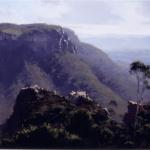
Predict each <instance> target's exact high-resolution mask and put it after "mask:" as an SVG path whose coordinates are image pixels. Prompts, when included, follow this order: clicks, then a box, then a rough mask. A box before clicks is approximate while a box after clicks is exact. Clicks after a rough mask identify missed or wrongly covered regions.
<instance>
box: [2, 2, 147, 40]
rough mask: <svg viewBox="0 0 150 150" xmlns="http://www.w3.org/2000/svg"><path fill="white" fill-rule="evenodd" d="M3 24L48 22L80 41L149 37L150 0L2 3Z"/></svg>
mask: <svg viewBox="0 0 150 150" xmlns="http://www.w3.org/2000/svg"><path fill="white" fill-rule="evenodd" d="M0 22H11V23H18V24H25V23H37V22H38V23H39V22H41V23H48V24H58V25H62V26H65V27H69V28H71V29H73V30H74V31H75V32H76V34H77V35H78V36H79V37H80V38H83V39H84V38H89V37H90V38H92V37H93V38H96V37H104V36H113V35H114V34H115V35H132V36H149V35H150V1H149V0H0Z"/></svg>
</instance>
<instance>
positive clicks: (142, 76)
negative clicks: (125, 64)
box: [130, 61, 150, 127]
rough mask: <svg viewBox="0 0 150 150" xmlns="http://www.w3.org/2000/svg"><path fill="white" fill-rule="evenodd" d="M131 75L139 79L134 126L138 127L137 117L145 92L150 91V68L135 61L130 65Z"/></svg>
mask: <svg viewBox="0 0 150 150" xmlns="http://www.w3.org/2000/svg"><path fill="white" fill-rule="evenodd" d="M130 73H131V74H133V75H135V76H136V79H137V107H136V114H135V122H134V126H135V127H136V125H137V124H138V120H137V115H138V112H139V107H140V104H141V103H142V101H143V96H144V92H145V90H146V89H150V86H149V79H150V66H148V65H145V64H144V63H143V62H140V61H135V62H133V63H131V64H130Z"/></svg>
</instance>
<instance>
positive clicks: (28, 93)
mask: <svg viewBox="0 0 150 150" xmlns="http://www.w3.org/2000/svg"><path fill="white" fill-rule="evenodd" d="M75 101H80V105H78V103H75ZM88 101H89V100H88V99H86V98H84V99H83V97H82V96H80V97H78V98H77V99H74V102H73V101H72V102H71V101H70V99H69V97H68V98H65V97H62V96H59V95H57V94H55V93H54V92H50V91H47V90H45V89H42V88H39V87H28V88H25V89H22V90H21V91H20V93H19V95H18V97H17V101H16V105H15V107H14V113H13V114H12V116H11V117H10V118H9V119H8V121H7V122H6V124H5V125H4V126H3V130H2V131H3V132H2V137H1V148H136V147H138V148H149V147H150V144H149V138H150V120H149V118H150V105H144V106H143V107H144V109H143V110H142V111H139V113H138V115H137V119H138V122H139V123H138V126H136V128H134V126H132V125H125V124H124V123H118V122H116V121H114V120H112V119H111V117H110V115H109V113H108V112H107V111H106V110H105V109H104V108H102V107H101V106H100V105H99V104H97V103H96V102H95V101H90V102H88ZM110 104H111V105H114V106H115V107H116V103H115V102H114V101H111V103H110Z"/></svg>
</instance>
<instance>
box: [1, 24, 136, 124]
mask: <svg viewBox="0 0 150 150" xmlns="http://www.w3.org/2000/svg"><path fill="white" fill-rule="evenodd" d="M0 40H1V42H0V89H1V91H2V92H1V97H2V99H1V104H2V105H1V108H2V109H1V112H2V113H0V122H4V121H5V119H6V118H7V117H8V116H9V115H10V113H11V112H12V108H13V105H14V102H15V98H16V95H17V93H18V91H19V89H20V88H22V87H24V86H27V85H33V84H38V85H39V86H41V87H43V88H47V89H49V90H56V91H57V92H58V93H60V94H63V95H65V94H67V93H69V92H71V91H72V90H85V91H87V92H88V93H89V95H90V96H91V97H92V98H94V99H95V100H96V101H97V102H99V103H101V104H102V105H104V106H108V105H109V103H110V101H115V102H116V103H117V104H119V105H120V106H119V107H118V111H119V112H120V113H119V114H122V112H124V111H125V106H126V101H124V100H125V99H128V98H134V95H135V90H134V86H133V85H132V83H131V82H130V80H128V79H127V78H126V77H127V75H126V74H125V73H124V72H123V71H122V70H121V69H120V68H119V67H118V66H117V65H116V64H114V63H113V62H112V61H111V60H110V58H109V57H108V56H107V55H106V54H105V53H104V52H102V51H101V50H99V49H96V48H95V47H93V46H91V45H87V44H84V43H81V42H80V41H79V39H78V38H77V36H76V35H75V34H74V33H73V32H72V31H71V30H69V29H65V28H62V27H60V26H54V25H46V24H30V25H14V24H0ZM129 87H130V88H129ZM127 93H128V94H127ZM109 107H112V106H109ZM8 108H9V109H8ZM117 113H118V112H117Z"/></svg>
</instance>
